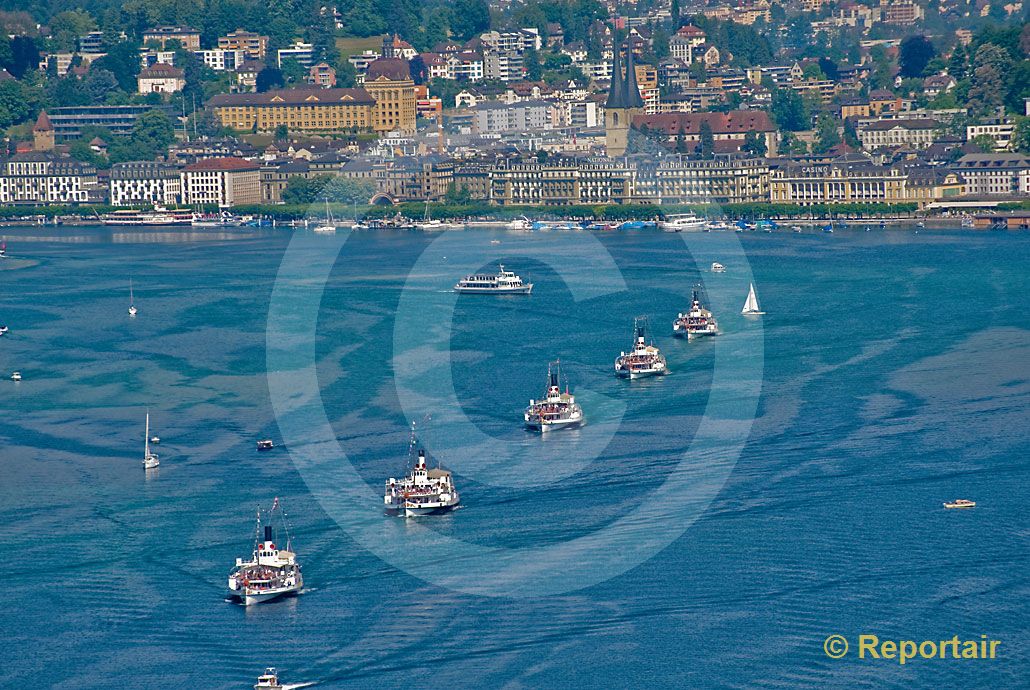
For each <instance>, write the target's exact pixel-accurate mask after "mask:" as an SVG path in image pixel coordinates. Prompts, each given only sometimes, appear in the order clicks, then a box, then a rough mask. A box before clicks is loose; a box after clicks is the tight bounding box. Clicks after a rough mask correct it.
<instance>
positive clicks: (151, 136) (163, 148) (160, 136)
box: [129, 110, 175, 160]
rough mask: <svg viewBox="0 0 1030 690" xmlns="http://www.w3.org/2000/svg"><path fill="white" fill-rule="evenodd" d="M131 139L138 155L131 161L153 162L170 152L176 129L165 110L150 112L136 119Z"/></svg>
mask: <svg viewBox="0 0 1030 690" xmlns="http://www.w3.org/2000/svg"><path fill="white" fill-rule="evenodd" d="M129 139H130V142H131V145H132V148H133V150H134V151H136V155H135V156H134V157H133V158H132V159H131V160H140V159H143V160H152V159H154V158H156V157H157V156H159V155H164V154H166V153H167V152H168V146H169V145H170V144H171V143H172V142H173V141H174V140H175V128H174V126H173V125H172V121H171V120H169V119H168V116H167V115H166V114H165V112H164V111H163V110H148V111H147V112H145V113H143V114H142V115H140V116H139V117H138V118H136V122H135V123H134V124H133V125H132V134H130V135H129Z"/></svg>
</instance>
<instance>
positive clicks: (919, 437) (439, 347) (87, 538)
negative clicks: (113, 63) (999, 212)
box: [0, 227, 1030, 688]
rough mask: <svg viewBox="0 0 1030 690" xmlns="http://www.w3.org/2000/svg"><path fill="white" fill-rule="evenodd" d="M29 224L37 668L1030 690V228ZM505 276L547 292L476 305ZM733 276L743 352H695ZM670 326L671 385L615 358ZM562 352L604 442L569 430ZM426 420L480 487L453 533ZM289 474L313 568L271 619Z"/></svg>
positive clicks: (112, 677)
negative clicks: (687, 323)
mask: <svg viewBox="0 0 1030 690" xmlns="http://www.w3.org/2000/svg"><path fill="white" fill-rule="evenodd" d="M0 234H2V235H3V237H4V239H5V240H6V241H7V245H8V253H9V254H10V255H11V258H9V259H7V260H5V261H0V323H6V324H7V325H8V326H9V327H10V332H9V333H8V334H7V335H5V336H3V337H2V338H0V391H2V393H0V473H2V474H0V476H2V481H0V544H3V546H4V551H5V555H6V565H5V567H4V571H5V572H6V577H5V578H4V582H3V589H2V595H0V600H2V602H3V608H4V611H5V613H4V616H3V619H2V620H3V623H2V629H3V640H4V643H3V645H2V649H3V652H2V653H0V659H2V660H3V669H4V680H3V682H0V685H2V686H3V687H67V688H71V687H125V688H152V687H196V688H244V687H250V686H251V685H252V684H253V682H254V679H255V678H256V676H257V675H258V673H259V672H260V671H261V670H262V669H263V668H264V666H266V665H269V666H277V667H279V668H280V670H281V673H282V679H283V680H284V681H286V682H305V681H310V682H318V683H319V685H320V686H323V687H340V688H395V687H396V688H399V687H406V686H411V685H417V686H422V687H430V688H439V687H448V686H450V687H504V688H571V687H577V688H578V687H651V686H676V687H755V686H762V687H796V686H799V685H808V686H818V687H830V686H835V687H854V686H864V685H877V686H884V685H886V686H894V687H913V686H920V687H939V686H941V685H944V684H952V685H958V684H962V685H967V686H971V687H987V686H993V687H1021V686H1022V687H1025V685H1024V684H1025V682H1026V678H1027V677H1028V675H1030V673H1028V664H1027V652H1028V639H1027V628H1026V621H1027V620H1030V606H1028V601H1030V597H1028V594H1030V592H1028V585H1027V579H1026V572H1027V566H1028V553H1030V550H1028V548H1027V547H1028V535H1030V521H1028V514H1030V512H1028V511H1027V508H1026V500H1027V493H1026V487H1027V482H1028V478H1030V477H1028V468H1030V463H1028V457H1030V453H1028V451H1030V426H1028V423H1027V422H1028V419H1030V414H1028V413H1030V310H1028V309H1027V306H1026V298H1027V294H1028V293H1030V278H1028V276H1030V270H1028V268H1030V243H1028V242H1027V238H1026V236H1025V234H1024V235H1020V234H1014V233H1000V232H991V233H973V232H959V231H950V232H949V231H929V230H922V231H920V232H918V233H916V232H914V231H911V230H909V231H901V230H886V231H878V230H874V231H872V232H864V231H862V230H861V229H858V230H851V231H844V232H840V231H839V232H837V233H834V234H832V235H824V234H822V233H819V232H817V231H806V232H805V233H802V234H794V233H772V234H764V233H761V234H754V233H747V234H743V235H739V234H735V233H730V234H725V235H724V234H704V235H692V236H690V237H689V238H686V237H683V236H678V235H672V234H663V233H659V232H654V231H640V232H627V233H622V234H607V235H590V234H587V233H533V234H517V233H508V232H505V231H502V230H496V231H494V230H477V231H467V232H464V233H462V232H457V233H447V234H446V235H445V236H440V237H433V236H426V235H420V234H417V233H408V232H383V233H354V234H351V235H350V236H344V235H342V234H341V235H339V236H337V237H335V238H333V237H320V236H314V235H308V234H305V233H298V234H297V235H296V236H294V235H291V234H290V233H289V232H286V231H277V230H268V231H254V232H247V231H240V232H229V233H224V234H222V233H217V232H197V233H189V232H179V231H175V232H163V231H157V230H139V231H134V230H131V229H119V230H112V229H110V228H106V229H105V228H74V227H61V228H46V229H41V228H13V229H5V230H3V231H2V233H0ZM291 239H292V243H291ZM712 260H720V261H721V262H722V263H724V264H726V266H727V272H726V273H725V274H712V273H710V272H709V271H708V270H707V266H708V265H709V264H710V262H711V261H712ZM496 261H504V263H505V264H506V265H507V266H508V267H510V268H512V269H513V270H515V271H516V272H518V273H520V274H521V275H522V276H523V277H524V278H530V279H531V280H532V281H533V282H534V283H535V288H534V290H533V294H532V295H531V296H529V297H505V298H492V297H483V296H461V297H456V296H454V295H453V293H452V292H451V291H450V286H451V285H453V283H454V282H455V280H457V279H458V278H459V277H461V276H462V275H464V274H465V273H467V272H469V271H472V270H476V269H477V268H482V269H489V268H490V266H491V264H493V263H495V262H496ZM330 267H331V271H330V270H329V268H330ZM323 273H324V275H323ZM277 276H278V277H279V283H278V286H277V282H276V281H277ZM130 277H131V279H132V281H133V284H134V292H135V301H136V304H137V306H138V307H139V309H140V312H139V316H138V317H137V318H135V319H130V318H129V317H128V315H127V313H126V309H127V307H128V301H129V299H128V298H129V280H130ZM323 279H324V280H323ZM752 279H753V281H754V283H755V286H756V290H757V292H758V296H759V300H760V301H761V303H762V306H763V308H764V309H765V310H766V311H767V312H768V314H767V315H765V316H763V317H761V318H759V319H750V320H749V319H745V318H744V317H742V316H740V314H739V309H740V305H741V304H742V303H743V301H744V297H745V296H746V294H747V284H748V282H749V281H751V280H752ZM698 281H702V282H704V284H705V286H706V287H707V289H708V292H709V294H710V296H711V302H712V304H713V307H714V310H715V312H716V315H717V316H718V317H719V320H720V327H721V330H722V331H723V334H722V335H721V336H719V337H718V338H715V339H711V340H705V341H701V342H691V343H687V342H685V341H679V340H675V339H673V338H672V337H671V322H672V319H673V318H675V316H676V313H677V311H681V310H683V309H685V308H686V307H687V306H688V304H689V300H688V298H689V294H690V289H691V286H692V285H694V284H695V283H697V282H698ZM270 314H271V315H272V316H271V318H270ZM635 316H646V317H647V318H648V326H649V329H650V332H651V334H652V335H653V337H654V339H655V342H656V344H657V345H659V346H660V347H661V348H662V350H663V352H664V353H665V354H666V356H667V357H668V360H669V366H670V369H671V373H670V375H668V376H666V377H663V378H661V379H649V380H645V381H634V382H626V381H619V380H616V379H615V377H614V376H613V372H612V362H613V360H614V358H615V357H616V356H617V355H618V354H619V352H620V351H621V350H625V349H627V348H628V347H629V346H630V344H631V327H632V324H633V318H634V317H635ZM555 358H561V360H562V363H563V368H564V371H565V373H566V375H567V376H568V379H569V384H570V386H571V388H572V390H573V392H574V393H577V397H578V398H579V399H580V400H581V402H582V403H583V405H584V408H585V411H586V415H587V418H588V424H587V425H586V426H584V427H583V428H582V429H579V430H575V431H563V432H558V433H556V434H554V435H553V436H549V437H548V438H540V437H538V436H534V435H532V434H529V433H527V432H525V431H524V430H522V428H521V426H520V424H521V413H522V408H523V407H524V406H525V405H526V404H527V402H528V400H529V399H530V398H538V397H540V396H541V395H542V393H543V392H544V385H545V377H546V372H547V363H548V361H550V360H553V359H555ZM309 360H310V361H309ZM309 363H311V364H314V365H315V366H314V368H311V367H308V366H306V364H309ZM270 368H271V369H272V373H271V374H269V375H266V371H268V370H269V369H270ZM15 370H17V371H20V372H21V373H22V375H23V377H24V380H23V381H21V382H20V383H14V382H12V381H10V380H9V379H8V377H9V376H10V373H11V372H13V371H15ZM312 377H314V378H312ZM312 382H315V383H314V384H312ZM312 387H314V388H315V390H312ZM315 393H320V400H319V401H316V402H317V404H314V403H312V401H311V400H310V399H309V398H310V395H309V394H315ZM305 396H308V397H305ZM298 400H301V401H302V402H301V403H298V404H299V405H300V406H305V409H306V410H307V413H311V414H307V413H305V414H302V415H300V416H298V417H292V416H290V414H292V413H290V414H283V412H284V408H285V407H289V406H290V405H291V404H293V403H296V402H297V401H298ZM291 401H293V403H291ZM148 408H149V410H150V414H151V424H152V426H153V429H152V433H155V434H157V435H159V436H160V437H161V443H160V446H159V447H158V448H157V450H158V451H159V452H160V454H161V466H160V468H159V470H158V472H157V473H154V474H153V475H152V476H145V473H144V471H143V469H142V466H141V459H142V450H143V448H142V446H143V422H144V415H145V413H146V411H147V409H148ZM312 410H314V412H312ZM276 411H278V412H279V419H278V420H277V417H276ZM323 411H324V412H323ZM323 414H324V419H325V420H327V421H328V424H329V425H331V426H330V427H326V428H328V429H330V430H331V433H330V435H331V437H332V438H331V439H326V438H324V436H325V435H326V434H325V431H326V428H323V427H321V426H320V425H319V423H318V422H319V420H320V419H322V417H321V416H320V415H323ZM427 414H429V415H431V417H432V418H431V419H430V420H428V421H425V422H423V420H424V418H425V416H426V415H427ZM312 420H313V421H312ZM412 420H414V421H417V422H419V423H420V425H422V428H423V435H424V437H425V440H426V445H427V446H428V448H429V450H430V453H431V455H432V456H433V457H434V462H435V461H439V462H442V463H443V464H444V465H445V466H447V467H449V468H450V469H452V470H454V472H455V475H456V481H457V482H458V487H459V490H460V491H461V494H462V503H463V507H462V508H461V509H459V510H457V511H455V512H453V513H451V514H449V515H446V516H441V517H436V518H428V519H420V520H418V521H415V522H414V524H412V523H411V522H405V521H404V520H399V519H396V518H387V517H384V516H382V515H381V511H379V510H378V508H377V504H376V501H378V500H381V499H378V498H377V495H376V492H377V491H379V490H380V489H381V486H382V482H383V480H385V479H386V478H387V477H389V476H399V475H400V474H402V473H403V470H404V463H405V458H406V448H407V438H408V424H409V423H410V421H412ZM265 437H269V438H273V439H275V440H276V442H277V443H278V444H279V447H278V448H277V449H276V450H274V451H272V452H269V453H257V452H256V451H255V441H256V440H257V439H259V438H265ZM329 441H331V443H330V442H329ZM336 444H338V445H336ZM276 496H278V497H279V499H280V501H281V502H282V504H283V505H284V506H285V507H286V509H287V512H288V514H289V518H290V523H291V526H292V531H293V534H292V536H293V545H294V547H295V550H296V551H297V552H298V558H299V559H300V561H301V563H302V564H303V567H304V574H305V580H306V586H307V589H306V591H305V592H304V594H303V595H302V596H300V597H299V598H295V599H289V600H284V601H279V602H274V603H270V604H265V605H261V606H256V607H250V608H249V609H244V608H243V607H241V606H238V605H234V604H231V603H228V602H226V601H225V600H224V596H225V579H226V574H227V573H228V571H229V569H230V567H231V566H232V564H233V562H234V560H235V558H236V557H237V556H244V555H248V554H249V551H250V548H251V538H252V534H253V518H254V513H255V510H256V509H257V508H258V507H264V508H267V507H269V505H270V504H271V502H272V500H273V497H276ZM956 498H970V499H973V500H975V501H976V502H977V504H978V505H977V507H976V508H975V509H974V510H970V511H946V510H944V509H943V508H942V505H941V504H942V501H945V500H951V499H956ZM831 634H841V635H844V636H845V638H847V639H848V640H849V641H850V642H851V644H852V651H851V653H849V654H848V656H847V657H845V658H844V659H840V660H834V659H831V658H828V656H827V655H826V654H825V653H824V651H823V641H824V640H825V639H826V637H827V636H829V635H831ZM860 634H875V635H878V636H879V637H880V638H881V639H893V640H905V639H912V640H940V639H951V638H952V637H953V636H955V635H958V636H959V638H960V639H974V640H979V639H980V637H981V635H987V636H989V638H990V639H993V640H1000V641H1001V645H1000V648H999V658H997V659H994V660H976V661H970V660H966V661H962V660H950V659H949V660H941V659H932V660H931V659H915V660H912V661H909V662H908V663H907V664H906V665H904V666H901V665H899V664H898V663H897V662H896V661H888V660H880V661H876V660H870V659H859V658H857V656H856V652H855V649H854V648H855V646H856V642H857V638H858V635H860ZM1019 678H1023V679H1024V680H1023V681H1020V680H1019Z"/></svg>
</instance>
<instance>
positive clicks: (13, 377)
mask: <svg viewBox="0 0 1030 690" xmlns="http://www.w3.org/2000/svg"><path fill="white" fill-rule="evenodd" d="M11 380H12V381H21V372H20V371H16V372H14V373H13V374H11Z"/></svg>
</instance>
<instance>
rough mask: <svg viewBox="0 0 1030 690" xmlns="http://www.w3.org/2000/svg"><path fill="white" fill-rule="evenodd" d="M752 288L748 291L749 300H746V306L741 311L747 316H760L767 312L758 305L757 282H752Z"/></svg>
mask: <svg viewBox="0 0 1030 690" xmlns="http://www.w3.org/2000/svg"><path fill="white" fill-rule="evenodd" d="M750 285H751V288H750V289H749V290H748V293H747V300H746V301H745V302H744V308H743V309H741V310H740V313H741V314H743V315H745V316H759V315H761V314H764V313H765V312H764V311H762V310H761V309H759V307H758V297H756V296H755V284H754V283H751V284H750Z"/></svg>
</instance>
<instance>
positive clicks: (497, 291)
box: [454, 284, 533, 295]
mask: <svg viewBox="0 0 1030 690" xmlns="http://www.w3.org/2000/svg"><path fill="white" fill-rule="evenodd" d="M454 291H455V292H460V293H463V294H469V295H528V294H530V293H531V292H533V285H532V284H529V285H523V286H521V287H517V288H478V287H461V286H459V285H455V286H454Z"/></svg>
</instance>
